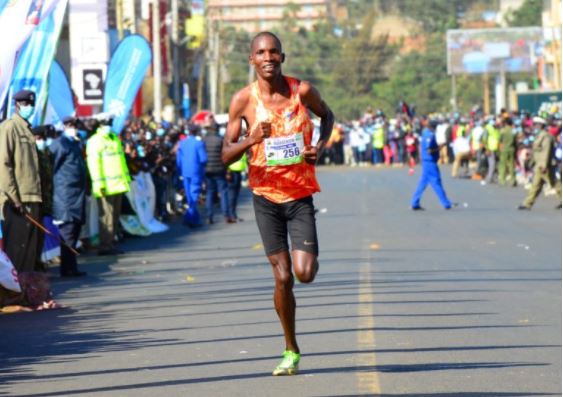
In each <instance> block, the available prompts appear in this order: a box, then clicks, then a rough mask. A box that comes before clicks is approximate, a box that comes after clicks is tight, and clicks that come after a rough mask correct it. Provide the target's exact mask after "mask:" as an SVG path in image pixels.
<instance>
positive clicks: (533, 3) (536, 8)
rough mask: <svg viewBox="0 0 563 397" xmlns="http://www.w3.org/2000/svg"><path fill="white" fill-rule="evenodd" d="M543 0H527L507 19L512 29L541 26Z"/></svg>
mask: <svg viewBox="0 0 563 397" xmlns="http://www.w3.org/2000/svg"><path fill="white" fill-rule="evenodd" d="M541 14H542V0H526V1H524V3H523V4H522V6H520V8H518V9H517V10H515V11H513V12H511V13H510V14H509V15H508V16H507V17H506V22H507V24H508V25H509V26H512V27H524V26H541V24H542V17H541Z"/></svg>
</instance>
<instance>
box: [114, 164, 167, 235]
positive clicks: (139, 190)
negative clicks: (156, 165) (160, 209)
mask: <svg viewBox="0 0 563 397" xmlns="http://www.w3.org/2000/svg"><path fill="white" fill-rule="evenodd" d="M125 195H126V196H127V199H128V200H129V203H130V204H131V207H132V208H133V210H134V211H135V214H136V215H137V219H138V220H139V223H140V225H141V226H142V228H144V229H146V230H148V231H150V232H151V233H162V232H165V231H167V230H168V229H169V228H168V226H167V225H165V224H164V223H161V222H159V221H157V220H156V219H155V218H154V208H155V204H156V191H155V188H154V183H153V181H152V177H151V174H149V173H148V172H139V173H138V174H137V175H135V177H134V178H133V180H132V181H131V184H130V190H129V192H127V193H125Z"/></svg>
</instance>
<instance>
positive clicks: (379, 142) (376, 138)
mask: <svg viewBox="0 0 563 397" xmlns="http://www.w3.org/2000/svg"><path fill="white" fill-rule="evenodd" d="M384 146H385V130H384V129H383V127H378V128H376V129H375V131H374V132H373V148H374V149H383V147H384Z"/></svg>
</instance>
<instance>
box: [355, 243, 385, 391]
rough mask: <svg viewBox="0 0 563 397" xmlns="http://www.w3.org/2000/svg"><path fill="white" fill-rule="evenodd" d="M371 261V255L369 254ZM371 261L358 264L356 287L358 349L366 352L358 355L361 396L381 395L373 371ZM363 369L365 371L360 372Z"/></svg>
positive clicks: (376, 377)
mask: <svg viewBox="0 0 563 397" xmlns="http://www.w3.org/2000/svg"><path fill="white" fill-rule="evenodd" d="M369 259H371V253H370V254H369ZM370 265H371V261H370V260H368V261H367V262H362V263H361V264H360V283H359V284H360V285H359V287H358V315H359V321H358V325H359V331H358V349H359V350H360V351H366V353H360V354H359V355H358V359H357V363H358V367H359V371H358V373H357V378H358V391H359V393H361V394H373V395H379V394H381V387H380V385H379V375H378V373H377V371H376V370H375V367H376V364H377V360H376V356H375V346H376V345H375V331H374V327H375V319H374V310H373V304H372V301H373V290H372V286H371V266H370ZM363 367H365V368H366V369H367V370H362V368H363Z"/></svg>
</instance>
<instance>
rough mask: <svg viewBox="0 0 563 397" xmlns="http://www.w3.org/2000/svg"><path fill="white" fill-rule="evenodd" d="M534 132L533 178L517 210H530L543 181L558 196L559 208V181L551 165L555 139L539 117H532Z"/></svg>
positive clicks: (559, 206) (558, 207)
mask: <svg viewBox="0 0 563 397" xmlns="http://www.w3.org/2000/svg"><path fill="white" fill-rule="evenodd" d="M533 123H534V132H535V133H536V139H535V140H534V145H533V147H532V153H533V154H532V156H533V157H532V158H533V161H534V179H533V180H532V187H531V188H530V193H528V197H526V199H525V200H524V203H522V204H521V205H519V206H518V207H517V208H518V209H519V210H530V209H532V206H533V205H534V202H535V201H536V198H537V197H538V196H539V194H540V193H541V191H542V188H543V185H544V183H547V184H549V185H550V186H554V187H555V190H556V191H557V195H558V196H559V205H558V206H557V207H556V208H557V209H561V181H559V180H558V179H557V177H556V176H555V172H554V170H553V167H552V162H553V159H554V155H555V151H554V146H555V141H554V139H553V137H552V136H551V135H549V133H548V132H547V130H546V126H545V124H546V123H545V120H544V119H543V118H541V117H534V119H533Z"/></svg>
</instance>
